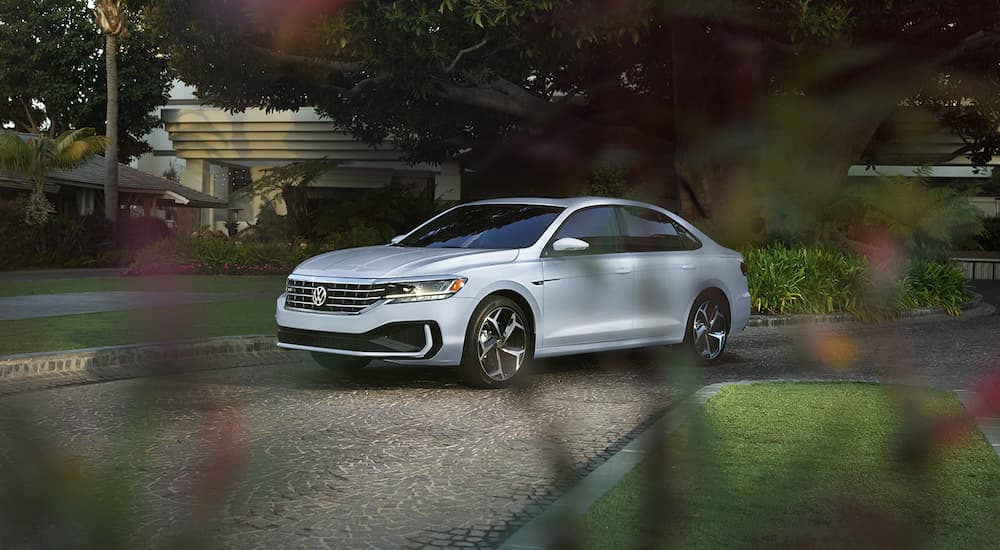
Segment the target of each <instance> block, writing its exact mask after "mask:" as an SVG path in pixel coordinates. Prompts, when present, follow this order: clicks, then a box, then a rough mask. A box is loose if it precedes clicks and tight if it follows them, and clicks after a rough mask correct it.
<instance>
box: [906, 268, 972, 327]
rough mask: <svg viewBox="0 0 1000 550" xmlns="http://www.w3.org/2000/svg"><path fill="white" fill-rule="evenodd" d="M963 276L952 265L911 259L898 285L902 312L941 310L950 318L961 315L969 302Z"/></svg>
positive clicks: (960, 271)
mask: <svg viewBox="0 0 1000 550" xmlns="http://www.w3.org/2000/svg"><path fill="white" fill-rule="evenodd" d="M966 287H967V283H966V280H965V274H964V273H962V270H961V269H959V268H958V267H957V266H956V265H954V264H952V263H944V262H934V261H930V260H914V261H913V262H911V263H910V265H909V266H908V268H907V270H906V276H905V277H903V281H902V282H901V283H900V292H899V299H898V303H899V305H900V307H901V308H902V309H911V308H915V307H942V308H944V309H945V311H947V312H948V313H949V314H951V315H958V314H959V313H961V305H962V303H963V302H965V300H966V299H968V294H967V292H966Z"/></svg>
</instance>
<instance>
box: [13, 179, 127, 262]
mask: <svg viewBox="0 0 1000 550" xmlns="http://www.w3.org/2000/svg"><path fill="white" fill-rule="evenodd" d="M29 204H30V202H29V199H28V198H27V197H20V198H17V199H14V200H10V201H0V258H2V259H3V265H2V266H0V269H25V268H45V267H48V268H53V267H97V266H108V265H120V262H121V258H122V257H124V256H125V255H126V254H125V253H124V252H122V251H120V250H118V249H116V247H115V246H114V242H113V240H114V239H113V238H112V235H113V232H112V230H111V229H112V228H111V227H110V226H109V225H108V224H106V223H105V221H104V219H103V218H101V217H99V216H75V215H70V214H59V215H54V216H49V217H48V219H47V220H46V221H45V223H44V224H42V225H28V224H26V223H25V222H24V211H25V209H26V208H28V206H29Z"/></svg>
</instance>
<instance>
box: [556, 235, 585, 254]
mask: <svg viewBox="0 0 1000 550" xmlns="http://www.w3.org/2000/svg"><path fill="white" fill-rule="evenodd" d="M588 248H590V245H589V244H587V241H581V240H580V239H574V238H571V237H563V238H561V239H559V240H558V241H556V242H554V243H552V250H554V251H556V252H580V251H583V250H587V249H588Z"/></svg>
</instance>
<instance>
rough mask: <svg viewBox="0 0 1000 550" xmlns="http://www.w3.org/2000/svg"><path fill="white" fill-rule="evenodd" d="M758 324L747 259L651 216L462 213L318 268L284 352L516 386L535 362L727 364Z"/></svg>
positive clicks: (625, 208) (292, 304)
mask: <svg viewBox="0 0 1000 550" xmlns="http://www.w3.org/2000/svg"><path fill="white" fill-rule="evenodd" d="M749 316H750V294H749V292H748V291H747V279H746V265H745V264H744V263H743V257H742V256H741V255H740V254H739V253H738V252H735V251H733V250H730V249H728V248H725V247H723V246H720V245H719V244H717V243H715V242H714V241H712V239H710V238H709V237H708V236H706V235H705V234H704V233H702V232H701V231H699V230H698V229H697V228H695V227H693V226H692V225H691V224H689V223H688V222H686V221H684V220H682V219H681V218H679V217H678V216H676V215H675V214H673V213H671V212H669V211H667V210H664V209H662V208H658V207H656V206H652V205H649V204H645V203H641V202H635V201H627V200H618V199H608V198H602V197H581V198H569V199H548V198H516V199H497V200H487V201H480V202H473V203H468V204H463V205H460V206H456V207H454V208H452V209H450V210H447V211H445V212H443V213H441V214H439V215H438V216H436V217H434V218H432V219H430V220H429V221H427V222H425V223H424V224H423V225H421V226H419V227H417V228H416V229H414V230H413V231H411V232H410V233H408V234H406V235H401V236H399V237H396V238H394V239H393V240H392V242H391V243H390V244H389V245H387V246H369V247H363V248H352V249H346V250H337V251H333V252H328V253H326V254H321V255H319V256H316V257H313V258H310V259H308V260H306V261H305V262H303V263H302V264H300V265H299V266H298V267H296V268H295V270H294V271H293V272H292V274H291V275H290V276H289V277H288V283H287V288H286V292H285V293H284V294H282V295H281V296H280V297H279V298H278V304H277V312H276V316H275V317H276V320H277V324H278V346H280V347H283V348H289V349H297V350H306V351H309V352H312V354H313V357H314V358H315V359H316V360H317V361H318V362H319V363H320V364H322V365H323V366H326V367H328V368H331V369H337V370H349V369H355V368H361V367H363V366H365V365H366V364H368V362H370V361H371V360H373V359H381V360H384V361H390V362H393V363H403V364H424V365H459V366H460V372H461V375H462V378H463V379H464V380H465V382H466V383H468V384H470V385H472V386H476V387H487V388H497V387H503V386H506V385H508V384H509V383H510V382H511V381H512V380H513V379H514V378H515V377H516V376H518V375H519V373H521V372H523V371H524V370H525V366H526V365H527V364H528V363H529V361H530V360H531V359H532V358H533V357H552V356H557V355H571V354H578V353H586V352H597V351H607V350H618V349H628V348H639V347H647V346H660V345H672V344H682V345H684V346H685V347H686V348H687V349H689V350H690V351H692V352H693V353H694V354H695V357H697V358H699V359H700V360H703V361H713V360H715V359H717V358H718V357H719V356H720V355H722V352H723V349H724V348H725V346H726V341H727V340H728V339H729V338H730V337H731V336H732V335H733V334H734V333H736V332H738V331H741V330H742V329H743V328H744V327H745V326H746V323H747V320H748V319H749Z"/></svg>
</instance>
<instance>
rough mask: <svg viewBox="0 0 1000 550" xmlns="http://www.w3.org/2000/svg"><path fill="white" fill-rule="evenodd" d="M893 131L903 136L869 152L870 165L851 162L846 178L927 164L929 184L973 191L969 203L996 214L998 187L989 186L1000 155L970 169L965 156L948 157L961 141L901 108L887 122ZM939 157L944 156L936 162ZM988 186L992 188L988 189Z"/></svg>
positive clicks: (911, 171) (906, 172) (913, 170)
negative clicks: (871, 157) (983, 164)
mask: <svg viewBox="0 0 1000 550" xmlns="http://www.w3.org/2000/svg"><path fill="white" fill-rule="evenodd" d="M890 126H891V127H892V128H893V129H894V133H895V134H897V135H898V136H903V137H901V138H899V139H897V140H895V141H891V142H888V143H883V144H881V145H879V146H878V147H877V148H876V149H875V150H874V151H873V152H874V154H875V158H876V162H877V164H876V165H875V166H872V167H868V166H863V165H855V166H852V167H851V169H850V171H849V172H848V176H849V177H858V178H864V177H874V176H878V175H885V176H907V177H909V176H915V175H917V172H918V171H920V170H922V168H921V167H922V166H923V165H927V168H926V175H927V177H928V179H929V183H930V184H931V185H936V186H950V187H955V188H958V189H966V190H976V191H978V193H976V194H974V196H973V197H971V199H970V200H971V201H972V203H973V204H974V205H975V206H976V207H978V208H979V210H980V211H982V213H983V215H984V216H1000V190H997V186H996V185H990V183H991V177H992V175H993V171H994V169H997V168H1000V156H994V157H993V158H992V159H991V160H990V161H989V162H988V163H987V165H986V166H985V167H980V168H978V169H977V168H974V167H973V166H972V161H971V160H970V159H969V157H967V156H965V155H959V156H956V157H955V158H953V159H949V157H950V156H951V153H953V152H954V151H957V150H959V149H960V148H961V147H962V146H963V145H965V144H964V142H963V141H962V138H961V137H959V136H958V135H956V134H954V133H952V132H948V131H944V130H943V129H942V128H941V127H940V126H939V125H938V123H937V122H936V121H935V120H933V119H932V118H931V117H929V116H927V115H925V114H921V113H918V112H906V111H901V112H900V113H898V114H897V115H896V117H894V119H893V120H892V121H891V123H890ZM940 159H948V160H946V161H944V162H939V161H940ZM991 188H992V190H991Z"/></svg>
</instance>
